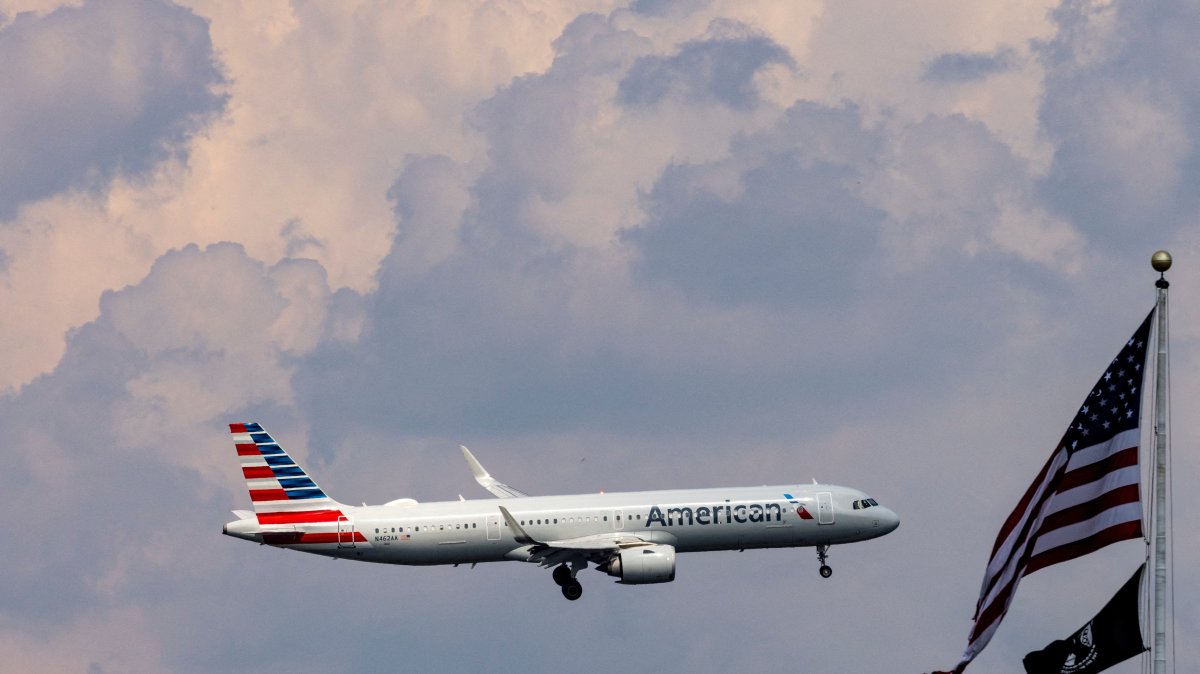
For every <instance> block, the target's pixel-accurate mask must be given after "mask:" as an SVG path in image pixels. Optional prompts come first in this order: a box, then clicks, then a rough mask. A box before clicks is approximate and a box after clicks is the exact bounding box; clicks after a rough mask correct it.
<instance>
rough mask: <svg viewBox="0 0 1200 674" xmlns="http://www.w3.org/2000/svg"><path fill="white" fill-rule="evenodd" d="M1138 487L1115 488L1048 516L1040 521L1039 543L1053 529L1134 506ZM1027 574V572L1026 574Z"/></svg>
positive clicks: (1138, 494) (1139, 515)
mask: <svg viewBox="0 0 1200 674" xmlns="http://www.w3.org/2000/svg"><path fill="white" fill-rule="evenodd" d="M1140 491H1141V490H1140V489H1139V485H1136V484H1127V485H1125V486H1123V487H1117V488H1116V489H1113V490H1111V491H1109V492H1106V493H1104V494H1102V495H1100V496H1098V497H1096V498H1094V499H1091V500H1089V501H1085V502H1083V503H1080V504H1079V505H1077V506H1072V507H1070V508H1065V509H1063V510H1060V511H1058V512H1056V513H1054V514H1053V515H1050V516H1049V517H1047V518H1046V519H1045V520H1043V521H1042V526H1041V527H1039V528H1038V538H1039V541H1038V542H1039V543H1040V542H1041V541H1042V540H1044V538H1043V537H1044V536H1046V534H1048V533H1049V532H1051V531H1054V530H1055V529H1061V528H1063V527H1066V526H1069V525H1072V524H1077V523H1079V522H1083V521H1086V520H1089V519H1091V518H1093V517H1095V516H1096V515H1099V514H1100V513H1102V512H1104V511H1105V510H1108V509H1109V508H1113V507H1116V506H1119V505H1126V504H1131V503H1132V504H1136V503H1138V499H1139V497H1140V496H1141V494H1140V493H1139V492H1140ZM1137 510H1138V519H1139V521H1140V520H1141V508H1140V507H1138V509H1137ZM1026 573H1028V571H1027V572H1026Z"/></svg>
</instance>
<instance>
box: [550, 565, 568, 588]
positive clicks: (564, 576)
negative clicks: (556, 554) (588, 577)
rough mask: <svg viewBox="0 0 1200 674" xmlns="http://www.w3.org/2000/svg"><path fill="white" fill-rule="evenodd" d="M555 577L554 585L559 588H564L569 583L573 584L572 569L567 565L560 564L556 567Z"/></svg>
mask: <svg viewBox="0 0 1200 674" xmlns="http://www.w3.org/2000/svg"><path fill="white" fill-rule="evenodd" d="M553 576H554V583H555V584H556V585H558V586H559V587H564V586H566V584H567V583H569V582H571V569H570V567H568V566H567V565H566V564H559V565H558V566H556V567H554V573H553Z"/></svg>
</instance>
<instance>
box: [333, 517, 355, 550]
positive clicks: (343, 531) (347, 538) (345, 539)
mask: <svg viewBox="0 0 1200 674" xmlns="http://www.w3.org/2000/svg"><path fill="white" fill-rule="evenodd" d="M337 527H338V535H337V542H338V547H339V548H352V547H354V522H352V521H351V520H350V519H349V518H347V517H345V516H342V517H339V518H338V521H337Z"/></svg>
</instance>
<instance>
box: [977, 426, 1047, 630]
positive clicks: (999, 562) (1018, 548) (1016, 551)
mask: <svg viewBox="0 0 1200 674" xmlns="http://www.w3.org/2000/svg"><path fill="white" fill-rule="evenodd" d="M1068 456H1069V455H1068V453H1067V451H1066V448H1064V447H1062V446H1059V448H1058V449H1057V450H1056V451H1055V453H1054V455H1053V456H1052V457H1051V463H1050V465H1051V466H1053V467H1054V470H1053V471H1052V472H1051V474H1050V475H1049V476H1047V477H1045V478H1044V479H1043V481H1042V482H1041V484H1039V485H1038V487H1039V489H1038V490H1037V491H1038V499H1037V502H1036V503H1033V504H1032V505H1031V506H1030V507H1027V508H1026V509H1025V511H1024V512H1023V513H1022V516H1023V519H1022V520H1021V521H1022V526H1021V530H1020V531H1019V532H1018V533H1017V535H1016V537H1015V538H1014V539H1013V540H1012V542H1011V543H1009V544H1006V545H1005V546H1004V547H1003V548H1001V550H1000V552H999V553H998V554H996V555H994V556H993V557H992V559H991V560H990V561H989V563H988V567H987V571H986V572H985V573H984V576H983V590H982V591H981V592H980V593H979V603H978V604H976V606H975V613H976V616H978V615H979V612H980V611H981V610H982V609H983V607H984V606H985V605H987V604H988V603H990V602H991V601H993V600H992V598H991V597H992V595H993V593H995V592H996V591H997V587H1003V586H1005V585H1007V584H1008V583H1009V582H1010V581H1011V579H1012V578H1013V577H1014V576H1017V575H1019V569H1017V566H1018V565H1019V562H1020V561H1021V559H1022V558H1023V557H1024V555H1025V548H1026V545H1027V543H1028V540H1029V536H1030V534H1031V533H1032V532H1033V531H1035V530H1036V528H1037V525H1038V523H1039V522H1038V520H1039V518H1040V517H1041V513H1042V507H1043V506H1044V505H1045V504H1046V501H1047V500H1049V499H1050V498H1052V497H1053V496H1054V484H1055V483H1056V482H1057V481H1058V480H1059V478H1060V477H1061V475H1062V472H1063V470H1064V469H1065V468H1066V465H1067V460H1068Z"/></svg>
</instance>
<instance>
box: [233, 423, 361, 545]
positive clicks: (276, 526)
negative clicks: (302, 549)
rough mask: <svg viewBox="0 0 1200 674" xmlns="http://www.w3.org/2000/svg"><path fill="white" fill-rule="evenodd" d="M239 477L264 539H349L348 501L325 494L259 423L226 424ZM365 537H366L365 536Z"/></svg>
mask: <svg viewBox="0 0 1200 674" xmlns="http://www.w3.org/2000/svg"><path fill="white" fill-rule="evenodd" d="M229 432H230V433H232V434H233V443H234V446H235V447H236V448H237V455H238V460H239V461H240V463H241V466H242V476H243V477H244V478H245V479H246V488H247V489H248V490H249V492H250V502H251V503H252V504H253V505H254V514H255V516H256V518H257V519H258V524H259V526H260V529H259V533H261V534H262V536H263V540H264V542H267V543H275V544H296V543H350V542H358V541H360V540H363V539H362V535H361V534H358V533H357V532H354V531H353V527H352V524H350V522H349V518H347V516H346V514H345V511H346V509H347V508H346V506H344V505H342V504H341V503H338V502H337V501H335V500H333V499H331V498H329V496H328V495H327V494H326V493H325V492H324V491H323V490H322V489H321V488H320V487H319V486H317V483H316V482H315V481H313V479H312V478H311V477H309V475H308V473H306V472H305V471H304V469H303V468H301V467H300V465H299V464H297V463H296V461H295V460H294V459H292V457H291V456H290V455H289V454H288V453H287V452H285V451H284V450H283V448H282V447H280V446H279V443H277V442H275V439H274V438H272V437H271V436H270V434H269V433H267V432H266V431H265V430H263V427H262V426H261V425H259V424H257V423H252V422H245V423H240V424H229ZM364 542H365V541H364Z"/></svg>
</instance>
